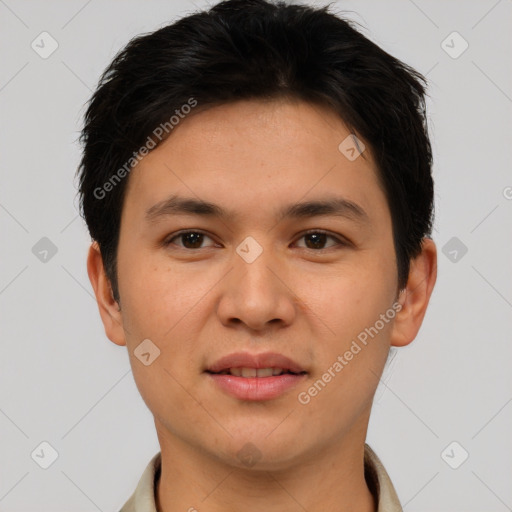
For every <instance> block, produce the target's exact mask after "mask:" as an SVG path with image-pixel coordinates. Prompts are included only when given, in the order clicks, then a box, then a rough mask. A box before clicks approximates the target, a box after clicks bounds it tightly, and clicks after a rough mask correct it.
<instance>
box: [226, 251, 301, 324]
mask: <svg viewBox="0 0 512 512" xmlns="http://www.w3.org/2000/svg"><path fill="white" fill-rule="evenodd" d="M233 257H234V266H235V268H234V269H233V270H232V271H231V272H229V274H228V275H227V276H226V279H224V280H223V281H222V285H221V286H222V290H221V297H220V300H219V304H218V308H217V314H218V316H219V318H220V320H221V322H222V323H223V324H224V325H225V326H231V327H233V326H237V325H238V326H240V325H244V326H246V328H248V329H251V330H253V331H263V330H268V329H278V328H282V327H285V326H289V325H291V324H292V323H293V321H294V319H295V316H296V314H297V309H298V307H299V306H298V303H299V302H300V300H299V299H298V297H297V296H296V295H295V293H294V291H293V284H292V283H291V282H290V281H291V278H290V277H289V274H288V273H287V272H286V270H285V267H284V264H283V263H279V262H278V261H277V259H276V258H274V257H273V256H272V253H271V251H270V250H264V251H263V252H262V253H261V255H260V256H259V257H258V258H257V259H256V260H255V261H253V262H251V263H248V262H246V261H244V260H243V259H242V258H241V257H240V256H239V255H238V254H234V256H233Z"/></svg>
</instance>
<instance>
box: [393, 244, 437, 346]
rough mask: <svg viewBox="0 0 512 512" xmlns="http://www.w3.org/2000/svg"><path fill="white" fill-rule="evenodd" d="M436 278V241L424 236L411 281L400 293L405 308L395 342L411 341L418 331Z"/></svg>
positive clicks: (395, 328) (398, 320) (399, 316)
mask: <svg viewBox="0 0 512 512" xmlns="http://www.w3.org/2000/svg"><path fill="white" fill-rule="evenodd" d="M436 278H437V249H436V245H435V243H434V242H433V241H432V240H431V239H430V238H424V239H423V242H422V250H421V253H420V254H419V255H418V256H417V257H416V258H414V259H413V260H411V265H410V270H409V277H408V280H407V285H406V287H405V288H404V289H403V290H402V291H401V292H400V295H399V297H398V302H399V304H400V306H401V309H400V312H399V313H398V314H397V315H396V317H395V321H394V324H393V331H392V334H391V345H392V346H395V347H403V346H405V345H408V344H409V343H411V342H412V341H413V340H414V338H415V337H416V335H417V334H418V331H419V329H420V327H421V324H422V322H423V318H424V317H425V313H426V311H427V306H428V303H429V300H430V297H431V295H432V290H433V288H434V284H435V282H436Z"/></svg>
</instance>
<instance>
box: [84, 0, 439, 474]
mask: <svg viewBox="0 0 512 512" xmlns="http://www.w3.org/2000/svg"><path fill="white" fill-rule="evenodd" d="M425 85H426V83H425V80H424V78H423V77H422V76H421V75H420V74H419V73H417V72H416V71H414V70H413V69H412V68H410V67H409V66H407V65H406V64H404V63H402V62H400V61H398V60H397V59H395V58H394V57H392V56H391V55H389V54H387V53H386V52H385V51H383V50H382V49H380V48H379V47H378V46H377V45H375V44H374V43H372V42H371V41H370V40H368V39H367V38H365V37H364V36H363V35H362V34H361V33H360V32H359V31H357V30H356V29H355V28H354V23H353V22H349V21H346V20H343V19H341V18H339V17H337V16H335V15H333V14H331V13H330V12H329V10H328V9H327V8H321V9H318V8H311V7H306V6H299V5H287V4H286V3H284V2H278V3H270V2H266V1H265V0H233V1H227V2H222V3H220V4H218V5H216V6H214V7H213V8H211V9H210V10H208V11H204V12H199V13H197V14H194V15H190V16H187V17H185V18H182V19H180V20H179V21H177V22H176V23H174V24H172V25H169V26H166V27H164V28H162V29H159V30H157V31H156V32H153V33H151V34H148V35H144V36H141V37H138V38H136V39H134V40H132V41H131V42H130V43H129V44H128V45H127V46H126V48H124V49H123V50H122V51H121V52H120V53H119V54H118V55H117V57H116V58H115V59H114V61H113V62H112V63H111V64H110V66H109V67H108V68H107V70H106V71H105V73H104V74H103V76H102V77H101V80H100V83H99V85H98V88H97V90H96V92H95V93H94V95H93V97H92V99H91V101H90V103H89V106H88V109H87V112H86V116H85V126H84V129H83V132H82V142H83V145H84V151H83V158H82V161H81V164H80V168H79V173H80V195H81V206H82V212H83V215H84V218H85V220H86V222H87V225H88V228H89V231H90V233H91V237H92V239H93V244H92V246H91V250H90V253H89V259H88V270H89V275H90V278H91V282H92V284H93V287H94V289H95V293H96V296H97V299H98V304H99V308H100V313H101V316H102V319H103V322H104V325H105V330H106V333H107V335H108V337H109V338H110V339H111V340H112V341H113V342H114V343H117V344H119V345H127V346H128V349H129V353H130V359H131V362H132V368H133V372H134V377H135V379H136V382H137V385H138V387H139V390H140V391H141V394H142V397H143V398H144V400H145V401H146V403H147V405H148V407H149V408H150V410H151V411H152V412H153V414H154V415H155V421H156V424H157V428H158V429H159V436H161V439H162V438H163V437H166V436H168V438H171V437H173V438H174V439H179V440H180V441H182V442H184V443H188V444H189V445H190V446H195V447H200V448H202V449H203V450H204V449H205V450H206V452H208V453H210V454H212V456H216V457H221V458H224V459H230V460H233V461H236V457H235V455H236V453H237V452H238V450H240V448H241V447H243V446H244V444H245V443H247V442H251V443H253V444H254V445H256V446H258V447H259V448H260V449H261V451H262V453H263V454H264V455H265V453H268V454H271V455H270V459H273V461H274V463H279V464H283V465H285V464H286V463H287V461H288V462H290V461H292V460H295V461H296V460H297V458H298V457H301V456H305V454H306V453H307V452H308V451H309V452H314V451H318V449H319V448H325V447H327V446H328V445H329V443H330V442H332V441H333V440H334V439H336V438H339V437H340V435H341V434H343V433H346V432H348V431H350V430H351V429H354V428H355V429H357V428H360V430H361V429H362V430H364V425H365V424H366V423H367V419H368V415H369V411H370V407H371V400H372V397H373V394H374V392H375V389H376V386H377V384H378V378H379V376H380V374H381V373H382V369H383V366H384V364H385V360H386V357H387V354H388V352H389V348H390V346H392V345H395V346H403V345H406V344H407V343H410V342H411V341H412V340H413V339H414V337H415V336H416V333H417V331H418V329H419V327H420V325H421V322H422V320H423V316H424V314H425V310H426V307H427V304H428V300H429V297H430V294H431V291H432V287H433V285H434V282H435V246H434V244H433V242H432V240H430V232H431V227H432V215H433V181H432V175H431V167H432V154H431V146H430V143H429V137H428V133H427V122H426V116H425ZM306 203H307V204H306ZM248 237H249V238H248ZM384 317H385V318H384ZM377 322H379V323H377ZM381 324H382V325H381ZM363 332H366V338H365V337H364V335H362V334H361V333H363ZM145 339H149V340H151V345H150V346H151V347H153V348H152V349H151V350H154V347H157V348H158V350H159V355H158V357H157V358H156V359H154V362H152V363H151V364H150V365H148V366H146V365H144V364H141V361H140V360H139V359H138V358H137V355H136V349H137V347H139V346H140V344H141V342H142V341H143V340H145ZM357 340H359V342H357ZM354 342H356V345H357V346H358V347H359V350H358V349H357V348H355V346H354ZM234 352H237V353H239V352H244V353H251V354H261V353H264V352H273V353H279V354H283V355H285V356H286V357H288V358H291V359H293V360H294V361H295V362H296V363H298V365H299V366H300V369H301V371H302V372H303V373H302V376H301V377H300V379H298V380H297V384H296V385H295V386H294V387H293V389H290V390H289V391H286V392H284V393H282V394H280V395H279V396H276V397H273V398H271V399H267V400H241V399H240V398H234V397H233V396H231V395H230V394H229V393H228V394H227V393H224V391H222V390H221V389H219V387H218V386H216V384H215V383H212V368H213V367H215V363H216V362H217V361H218V360H219V358H222V357H224V356H226V355H228V354H231V353H234ZM347 352H351V353H352V356H349V355H348V354H347ZM155 354H156V352H155ZM343 354H347V358H349V359H348V361H347V360H346V359H345V358H343V361H344V362H343V363H342V362H341V360H339V359H338V356H343ZM336 361H338V363H339V365H342V367H341V369H340V366H336V367H335V362H336ZM345 363H346V364H345ZM326 372H327V373H328V374H329V375H330V376H331V377H330V378H329V377H325V379H324V377H323V376H324V375H326ZM213 373H214V372H213ZM319 380H321V381H322V382H324V385H322V384H319V383H318V382H319ZM325 380H327V381H328V382H325ZM315 382H316V383H317V384H316V390H317V391H316V392H315V391H314V390H312V387H315ZM300 393H302V395H301V394H300ZM191 397H194V399H192V398H191ZM300 397H302V399H301V398H300ZM199 402H200V403H202V404H211V408H210V407H208V406H207V407H206V409H208V413H207V412H206V409H205V407H202V406H199V405H198V403H199ZM292 408H296V412H295V414H293V415H292V416H293V419H290V420H287V421H286V422H285V423H284V424H283V425H282V427H281V428H280V429H279V430H277V431H276V432H275V433H273V434H272V435H271V436H266V434H267V433H268V432H270V431H271V430H272V428H273V427H275V425H276V421H277V420H278V419H279V418H280V419H282V418H283V417H284V416H285V414H286V413H288V412H290V410H291V409H292ZM212 411H214V412H213V413H212ZM318 414H323V415H324V417H325V422H322V424H321V425H320V424H319V422H318V421H315V417H318ZM212 418H214V419H212ZM191 425H193V426H191ZM322 429H323V430H322ZM298 433H300V434H301V437H302V438H303V439H305V440H306V442H305V444H304V446H303V447H302V448H301V450H302V451H300V450H299V449H298V448H297V447H296V448H294V449H291V446H290V439H295V438H296V437H295V435H293V434H298ZM291 434H292V435H291ZM320 445H321V446H320ZM299 452H300V453H299ZM219 454H220V455H219ZM270 459H267V460H266V462H265V458H264V457H263V461H262V464H264V463H267V464H270V462H269V460H270ZM269 467H270V466H269Z"/></svg>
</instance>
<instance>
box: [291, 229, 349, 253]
mask: <svg viewBox="0 0 512 512" xmlns="http://www.w3.org/2000/svg"><path fill="white" fill-rule="evenodd" d="M302 238H303V239H304V240H305V241H306V247H304V248H305V249H313V250H322V249H329V248H330V247H335V246H337V245H338V246H346V245H348V243H347V242H346V241H343V240H341V239H340V238H338V237H335V236H334V235H330V234H329V233H327V232H326V231H321V230H312V231H308V232H307V233H304V234H303V235H302V236H301V237H300V239H302ZM329 238H330V239H331V240H334V242H335V243H334V244H332V245H330V246H328V247H325V244H326V242H327V240H328V239H329ZM300 239H299V240H300Z"/></svg>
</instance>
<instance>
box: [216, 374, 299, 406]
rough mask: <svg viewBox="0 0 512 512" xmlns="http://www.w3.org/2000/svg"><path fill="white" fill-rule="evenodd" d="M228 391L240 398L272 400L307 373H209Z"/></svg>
mask: <svg viewBox="0 0 512 512" xmlns="http://www.w3.org/2000/svg"><path fill="white" fill-rule="evenodd" d="M208 375H209V376H210V377H211V378H212V379H213V381H214V382H215V383H216V384H217V385H218V386H219V387H220V388H221V389H222V390H223V391H225V392H226V393H228V394H229V395H232V396H234V397H235V398H238V399H240V400H252V401H257V400H260V401H261V400H272V399H273V398H278V397H279V396H281V395H283V394H284V393H285V392H286V391H288V390H290V389H291V388H293V387H294V386H296V385H297V384H298V383H299V382H300V381H302V380H303V379H304V378H305V377H306V375H305V374H300V375H292V374H290V373H283V374H282V375H275V376H273V377H236V376H235V375H225V374H223V375H221V374H218V373H215V374H214V373H209V374H208Z"/></svg>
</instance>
